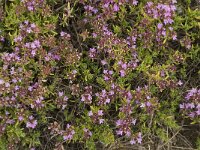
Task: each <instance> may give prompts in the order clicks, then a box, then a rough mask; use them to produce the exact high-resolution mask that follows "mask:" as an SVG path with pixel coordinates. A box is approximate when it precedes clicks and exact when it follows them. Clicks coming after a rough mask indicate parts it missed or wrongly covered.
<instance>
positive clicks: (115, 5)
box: [113, 3, 119, 11]
mask: <svg viewBox="0 0 200 150" xmlns="http://www.w3.org/2000/svg"><path fill="white" fill-rule="evenodd" d="M113 10H114V11H119V6H118V5H117V4H116V3H115V4H114V6H113Z"/></svg>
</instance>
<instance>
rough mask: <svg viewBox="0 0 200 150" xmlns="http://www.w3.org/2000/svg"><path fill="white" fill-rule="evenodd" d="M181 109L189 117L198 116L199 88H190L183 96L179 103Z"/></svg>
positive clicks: (199, 114) (199, 113)
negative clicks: (183, 98)
mask: <svg viewBox="0 0 200 150" xmlns="http://www.w3.org/2000/svg"><path fill="white" fill-rule="evenodd" d="M179 107H180V109H181V111H182V112H183V113H184V114H186V115H187V116H189V117H191V118H198V117H199V116H200V89H197V88H192V89H191V90H189V91H188V92H187V94H186V96H185V100H184V102H183V103H182V104H180V105H179Z"/></svg>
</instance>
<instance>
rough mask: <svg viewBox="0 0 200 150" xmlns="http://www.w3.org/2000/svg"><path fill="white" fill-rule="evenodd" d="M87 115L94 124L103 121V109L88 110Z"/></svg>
mask: <svg viewBox="0 0 200 150" xmlns="http://www.w3.org/2000/svg"><path fill="white" fill-rule="evenodd" d="M88 116H89V117H90V118H91V119H92V121H93V122H94V123H95V124H102V123H104V119H103V118H102V116H103V110H98V111H97V112H93V111H92V110H91V111H89V112H88Z"/></svg>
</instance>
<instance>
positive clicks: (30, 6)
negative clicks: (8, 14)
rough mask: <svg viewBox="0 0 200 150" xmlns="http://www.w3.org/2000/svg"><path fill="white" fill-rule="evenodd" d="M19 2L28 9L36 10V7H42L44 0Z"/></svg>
mask: <svg viewBox="0 0 200 150" xmlns="http://www.w3.org/2000/svg"><path fill="white" fill-rule="evenodd" d="M21 2H22V3H23V4H24V6H25V7H26V8H27V9H28V10H29V11H36V9H38V8H42V6H43V5H44V0H31V1H28V0H21Z"/></svg>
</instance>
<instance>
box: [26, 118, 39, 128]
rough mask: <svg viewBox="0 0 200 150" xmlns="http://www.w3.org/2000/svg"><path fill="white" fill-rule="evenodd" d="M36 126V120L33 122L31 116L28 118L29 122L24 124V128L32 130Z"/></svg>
mask: <svg viewBox="0 0 200 150" xmlns="http://www.w3.org/2000/svg"><path fill="white" fill-rule="evenodd" d="M36 125H37V120H34V118H33V116H29V121H28V122H27V123H26V127H27V128H32V129H34V128H35V127H36Z"/></svg>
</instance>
